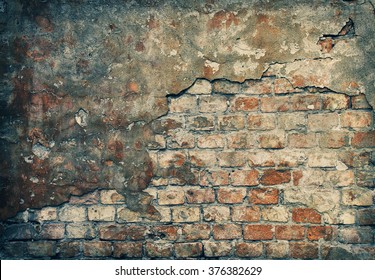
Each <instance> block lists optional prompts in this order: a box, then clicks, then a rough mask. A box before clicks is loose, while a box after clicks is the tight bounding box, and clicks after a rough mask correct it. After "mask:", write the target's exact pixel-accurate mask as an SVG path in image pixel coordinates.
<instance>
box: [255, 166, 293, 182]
mask: <svg viewBox="0 0 375 280" xmlns="http://www.w3.org/2000/svg"><path fill="white" fill-rule="evenodd" d="M290 179H291V173H290V171H289V170H285V171H279V170H274V169H268V170H266V171H264V173H263V176H262V177H261V179H260V183H261V184H263V185H265V186H271V185H279V184H285V183H289V182H290Z"/></svg>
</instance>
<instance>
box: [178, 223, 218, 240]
mask: <svg viewBox="0 0 375 280" xmlns="http://www.w3.org/2000/svg"><path fill="white" fill-rule="evenodd" d="M182 234H183V236H184V237H185V239H186V240H201V239H203V240H204V239H209V238H210V234H211V226H210V225H209V224H188V225H183V226H182Z"/></svg>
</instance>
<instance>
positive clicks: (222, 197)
mask: <svg viewBox="0 0 375 280" xmlns="http://www.w3.org/2000/svg"><path fill="white" fill-rule="evenodd" d="M245 196H246V189H244V188H235V189H233V188H220V189H219V190H218V192H217V200H218V201H219V202H220V203H242V202H243V200H244V198H245Z"/></svg>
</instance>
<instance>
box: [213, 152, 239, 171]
mask: <svg viewBox="0 0 375 280" xmlns="http://www.w3.org/2000/svg"><path fill="white" fill-rule="evenodd" d="M218 160H219V165H220V166H221V167H241V166H244V165H245V164H246V155H245V154H244V153H243V152H239V151H238V152H220V153H219V154H218Z"/></svg>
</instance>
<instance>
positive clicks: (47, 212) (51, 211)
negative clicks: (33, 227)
mask: <svg viewBox="0 0 375 280" xmlns="http://www.w3.org/2000/svg"><path fill="white" fill-rule="evenodd" d="M35 220H36V221H40V222H44V221H54V220H57V209H56V208H55V207H44V208H42V209H40V210H39V211H36V213H35Z"/></svg>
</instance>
